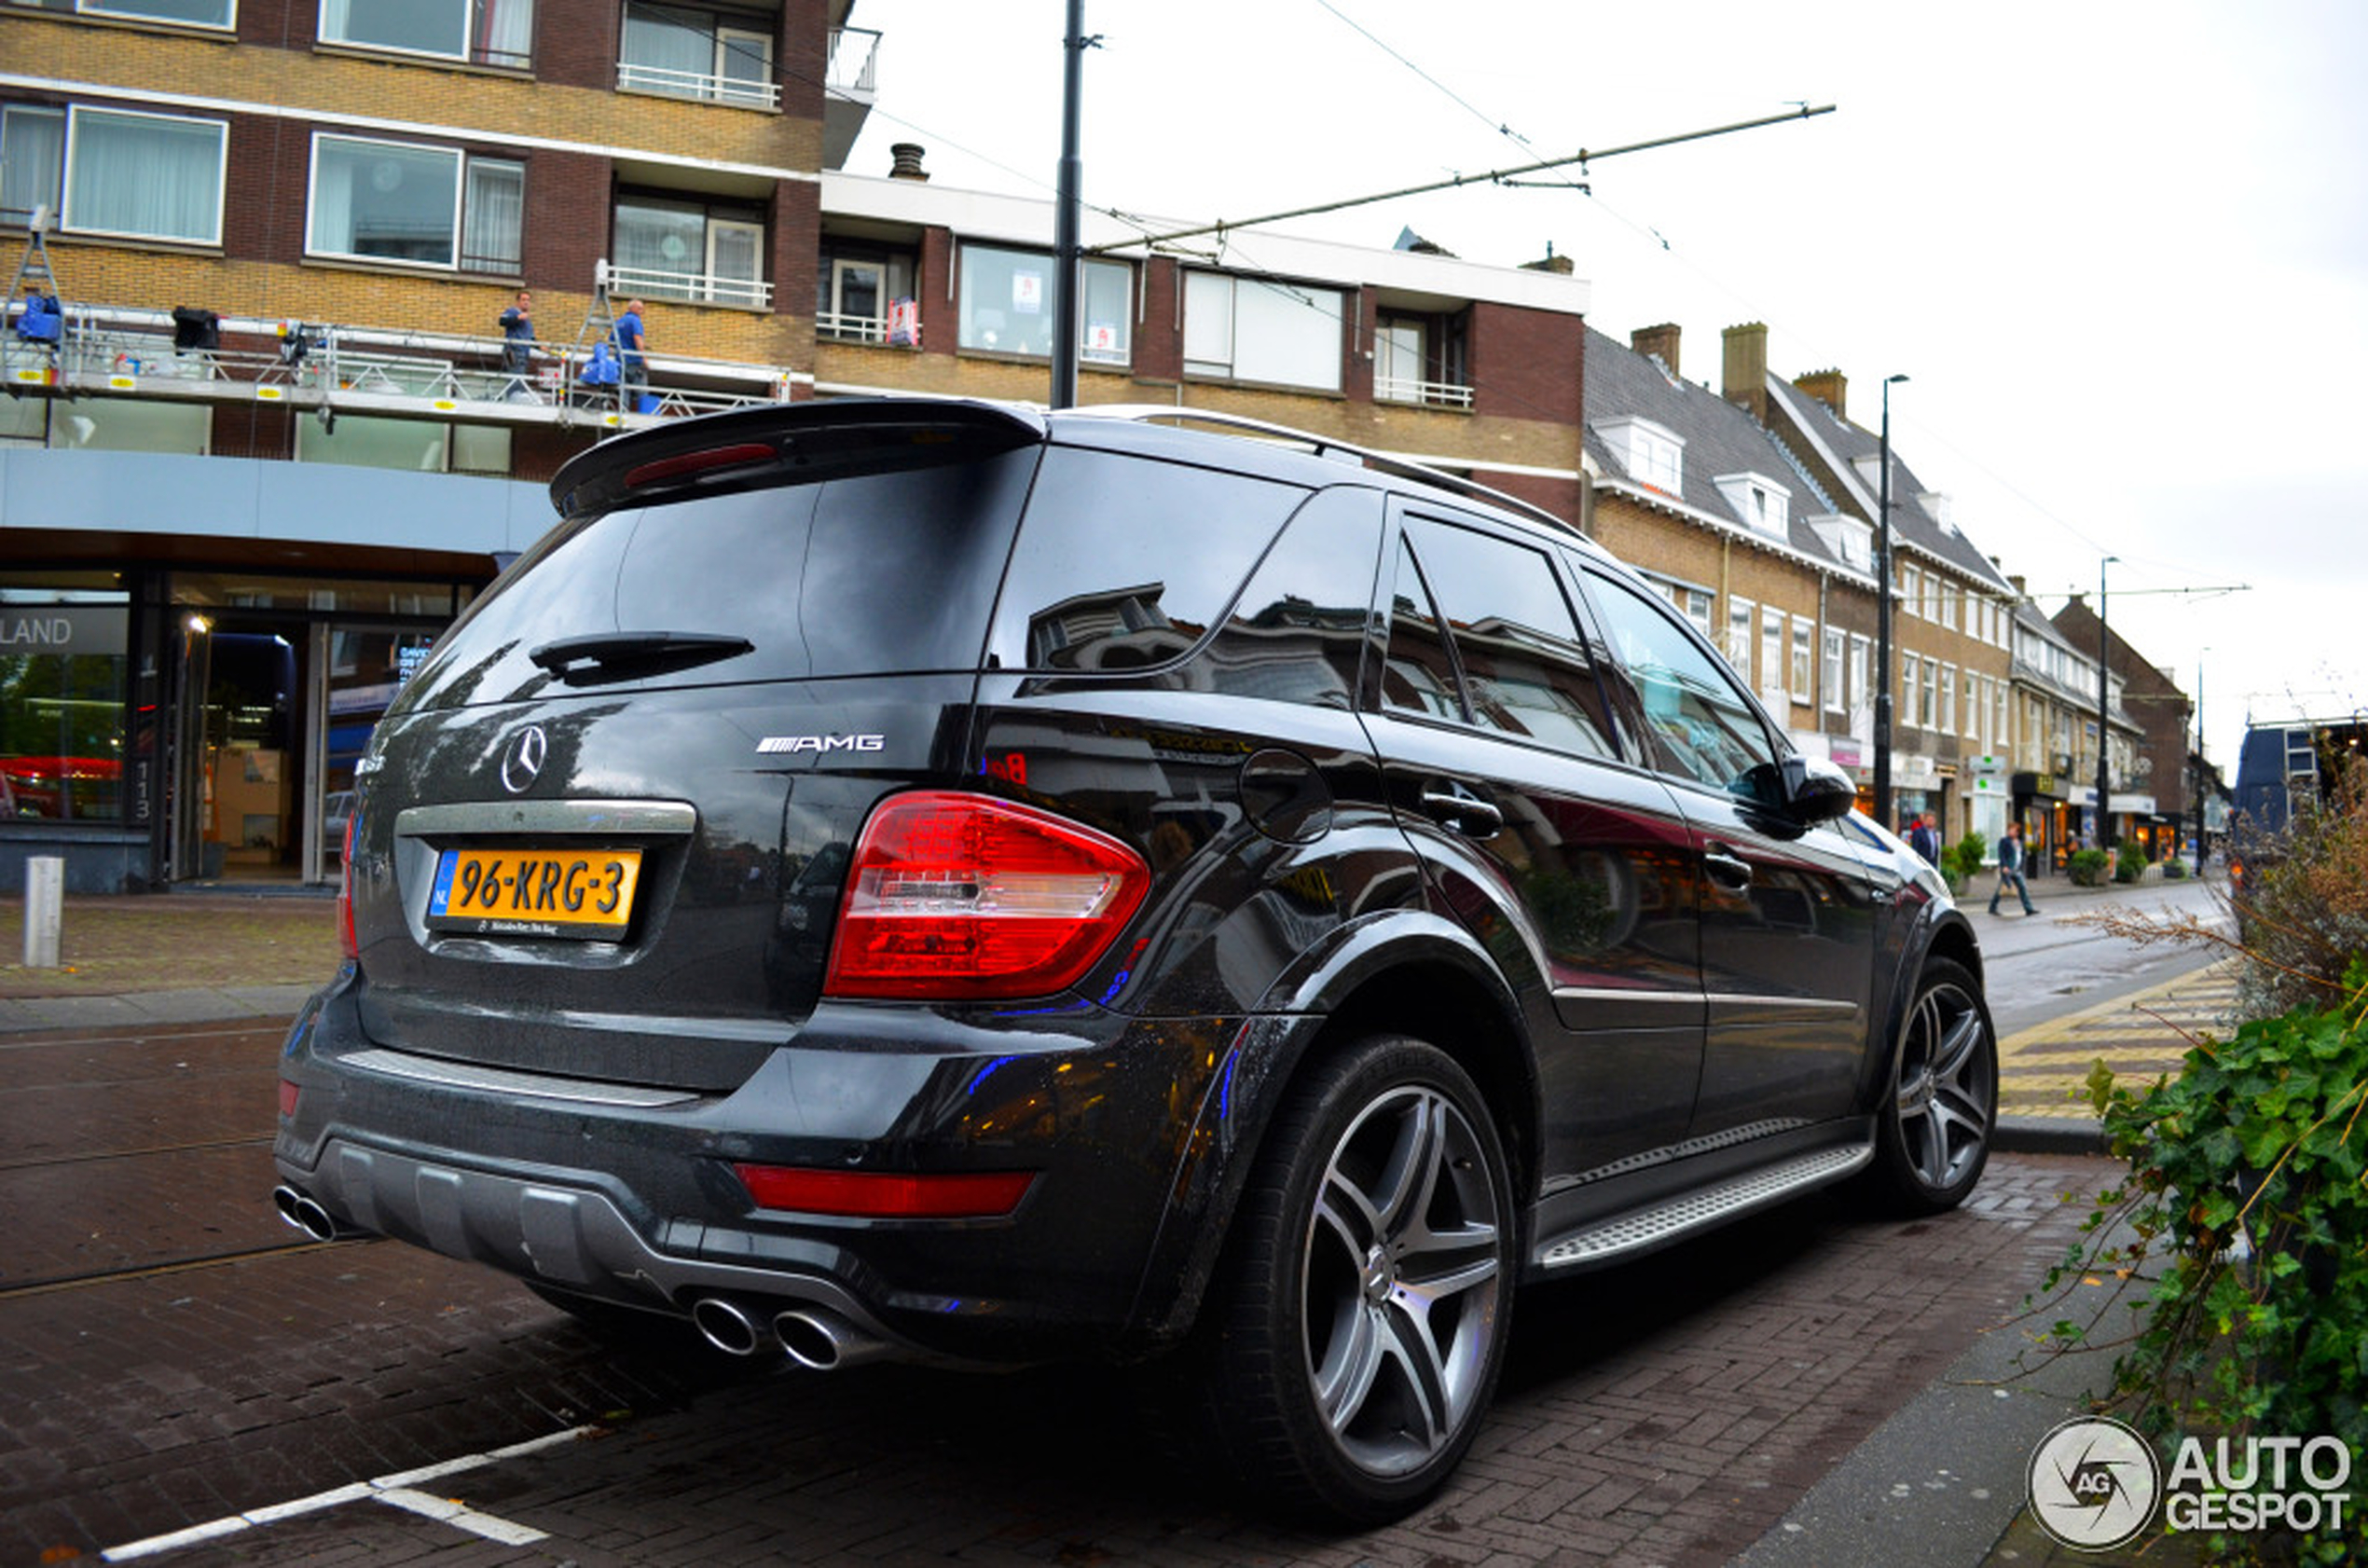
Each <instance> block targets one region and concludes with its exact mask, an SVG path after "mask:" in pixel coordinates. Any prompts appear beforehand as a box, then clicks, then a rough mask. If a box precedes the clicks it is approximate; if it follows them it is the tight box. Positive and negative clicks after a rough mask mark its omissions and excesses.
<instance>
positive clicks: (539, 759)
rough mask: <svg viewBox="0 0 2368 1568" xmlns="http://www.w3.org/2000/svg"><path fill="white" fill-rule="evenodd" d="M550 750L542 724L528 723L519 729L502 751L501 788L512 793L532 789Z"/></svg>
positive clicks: (521, 792) (548, 739)
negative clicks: (545, 756)
mask: <svg viewBox="0 0 2368 1568" xmlns="http://www.w3.org/2000/svg"><path fill="white" fill-rule="evenodd" d="M549 750H551V741H550V737H549V736H545V735H544V733H543V726H542V725H540V724H529V725H528V726H527V727H526V728H524V729H522V730H520V731H519V732H518V733H517V736H516V738H515V739H513V740H512V741H511V742H510V744H509V746H508V747H507V748H505V749H504V750H503V753H502V788H503V789H504V790H507V791H510V793H512V794H514V795H522V794H524V793H526V791H529V790H530V789H532V788H533V787H534V780H535V778H536V777H538V776H539V775H540V774H541V773H542V772H543V758H544V755H545V754H546V753H547V752H548V751H549Z"/></svg>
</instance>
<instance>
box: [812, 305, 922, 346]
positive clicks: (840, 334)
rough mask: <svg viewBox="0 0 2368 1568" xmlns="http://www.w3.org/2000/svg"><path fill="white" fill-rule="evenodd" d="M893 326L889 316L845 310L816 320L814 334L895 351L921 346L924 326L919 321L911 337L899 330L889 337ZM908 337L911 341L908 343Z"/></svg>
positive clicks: (823, 313)
mask: <svg viewBox="0 0 2368 1568" xmlns="http://www.w3.org/2000/svg"><path fill="white" fill-rule="evenodd" d="M889 328H890V323H889V321H888V317H886V316H855V315H848V314H846V313H845V312H843V311H836V310H824V311H821V312H819V314H817V315H816V316H815V318H814V335H815V336H816V337H828V338H832V339H833V340H834V341H837V342H841V343H886V344H889V345H890V346H892V347H895V348H900V349H902V348H914V349H917V348H919V347H920V331H921V323H920V322H919V320H918V319H917V318H916V319H914V320H913V321H912V323H911V331H910V333H909V335H907V334H905V333H904V332H902V329H900V331H899V336H898V337H893V338H892V337H889ZM908 337H909V340H908Z"/></svg>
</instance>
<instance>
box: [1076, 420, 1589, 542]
mask: <svg viewBox="0 0 2368 1568" xmlns="http://www.w3.org/2000/svg"><path fill="white" fill-rule="evenodd" d="M1066 412H1067V413H1071V414H1085V415H1091V416H1093V417H1094V418H1096V419H1104V420H1132V421H1135V422H1136V423H1140V424H1149V423H1150V422H1152V421H1153V420H1164V421H1167V422H1170V423H1176V424H1203V425H1215V426H1217V427H1218V428H1219V429H1222V430H1234V431H1246V432H1249V433H1255V434H1259V435H1267V436H1273V437H1275V438H1277V439H1280V440H1286V441H1296V442H1300V443H1302V444H1303V445H1305V447H1307V449H1308V450H1309V451H1310V452H1312V453H1314V454H1315V456H1317V457H1319V458H1320V457H1331V456H1334V455H1338V456H1342V457H1353V458H1355V459H1356V460H1357V461H1360V462H1362V463H1363V464H1364V465H1365V466H1366V467H1368V468H1370V469H1372V470H1374V471H1375V472H1377V473H1381V474H1387V475H1391V476H1392V477H1393V478H1398V479H1412V480H1415V481H1417V482H1419V483H1421V484H1425V485H1433V486H1436V487H1438V488H1440V489H1443V490H1448V491H1452V493H1454V494H1456V495H1460V496H1463V497H1465V498H1466V499H1467V500H1471V501H1484V502H1488V503H1489V504H1490V505H1492V506H1501V507H1503V508H1505V509H1506V510H1507V511H1508V512H1518V513H1520V514H1521V516H1524V517H1527V518H1529V519H1530V520H1531V521H1532V522H1538V523H1544V524H1545V525H1546V526H1547V527H1549V528H1551V529H1555V530H1560V531H1561V532H1563V533H1569V534H1578V530H1577V529H1576V527H1575V526H1573V525H1572V524H1571V523H1570V522H1569V521H1568V520H1566V519H1564V518H1562V517H1558V516H1554V514H1553V513H1551V512H1549V511H1547V510H1546V509H1545V508H1544V507H1542V506H1537V505H1534V504H1532V503H1531V502H1526V501H1523V500H1522V499H1521V497H1519V496H1517V495H1507V494H1506V493H1505V492H1504V491H1503V490H1500V489H1495V488H1491V487H1490V486H1487V485H1483V484H1480V482H1479V481H1477V480H1473V479H1464V478H1458V477H1457V476H1456V475H1452V474H1450V473H1448V472H1446V471H1445V470H1444V469H1438V468H1433V467H1431V466H1430V465H1428V464H1427V463H1419V462H1414V461H1410V460H1408V459H1406V458H1394V457H1391V456H1390V455H1389V454H1388V453H1386V452H1377V451H1375V450H1373V449H1372V448H1371V447H1359V446H1356V445H1355V444H1353V443H1351V442H1347V441H1336V440H1334V439H1333V438H1332V437H1330V436H1329V435H1317V434H1315V433H1314V432H1312V431H1305V430H1298V429H1295V428H1293V427H1292V426H1290V425H1281V424H1276V423H1274V422H1273V420H1260V419H1253V418H1252V417H1250V416H1249V415H1247V414H1229V413H1225V412H1223V411H1222V410H1219V409H1214V408H1180V407H1177V406H1175V405H1173V404H1167V403H1095V404H1089V405H1084V406H1079V407H1076V408H1070V409H1067V410H1066ZM1579 537H1581V538H1584V537H1585V536H1584V535H1583V534H1582V535H1579Z"/></svg>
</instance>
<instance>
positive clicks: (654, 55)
mask: <svg viewBox="0 0 2368 1568" xmlns="http://www.w3.org/2000/svg"><path fill="white" fill-rule="evenodd" d="M625 63H626V64H627V65H638V66H640V67H642V68H643V69H644V70H650V71H664V72H681V74H682V75H683V76H686V77H690V76H702V77H703V76H712V75H713V74H714V71H715V34H714V32H713V30H712V28H711V27H710V26H709V24H708V23H707V21H706V19H705V18H703V17H699V16H695V15H693V14H691V13H689V12H685V11H677V10H670V9H668V8H667V7H662V6H627V7H626V8H625ZM650 85H656V84H650ZM665 85H667V86H670V87H676V88H681V89H690V88H691V87H692V86H693V85H694V84H693V83H692V82H690V81H687V80H681V81H678V80H675V79H673V78H672V77H668V78H667V80H666V82H665Z"/></svg>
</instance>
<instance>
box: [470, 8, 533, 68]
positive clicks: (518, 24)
mask: <svg viewBox="0 0 2368 1568" xmlns="http://www.w3.org/2000/svg"><path fill="white" fill-rule="evenodd" d="M478 4H479V6H480V7H483V9H482V12H481V14H480V17H479V22H478V25H479V29H480V32H481V35H482V36H483V38H484V40H485V45H484V50H483V57H484V59H485V61H486V62H487V63H488V64H491V65H516V66H518V67H520V68H524V67H526V66H529V65H531V64H533V63H534V0H478Z"/></svg>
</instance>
